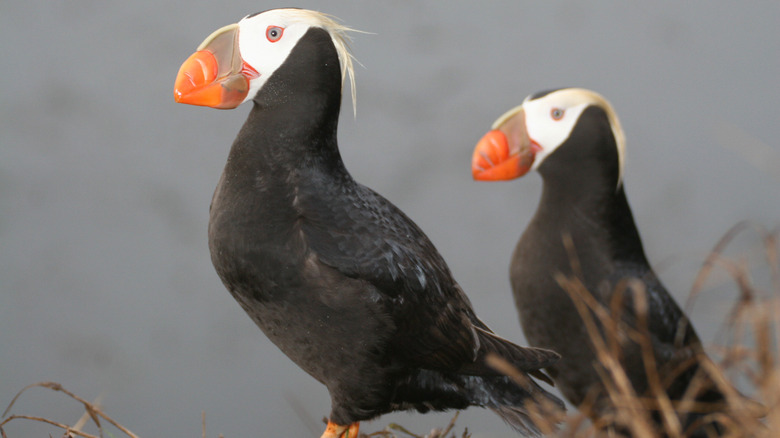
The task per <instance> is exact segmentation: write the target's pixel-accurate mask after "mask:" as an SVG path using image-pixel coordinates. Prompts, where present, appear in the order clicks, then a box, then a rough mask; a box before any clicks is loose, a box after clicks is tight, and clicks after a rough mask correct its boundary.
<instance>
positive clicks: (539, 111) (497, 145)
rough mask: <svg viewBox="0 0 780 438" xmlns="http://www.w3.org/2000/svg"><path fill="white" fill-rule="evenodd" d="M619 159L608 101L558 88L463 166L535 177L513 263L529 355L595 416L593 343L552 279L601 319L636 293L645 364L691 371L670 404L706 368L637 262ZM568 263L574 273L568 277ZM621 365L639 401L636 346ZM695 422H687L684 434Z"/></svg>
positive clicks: (476, 172) (618, 131)
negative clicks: (628, 288)
mask: <svg viewBox="0 0 780 438" xmlns="http://www.w3.org/2000/svg"><path fill="white" fill-rule="evenodd" d="M624 156H625V136H624V133H623V130H622V128H621V126H620V121H619V120H618V117H617V114H616V113H615V111H614V110H613V108H612V106H611V105H610V104H609V102H607V100H606V99H604V98H603V97H602V96H601V95H599V94H597V93H595V92H593V91H589V90H585V89H581V88H564V89H558V90H553V91H544V92H540V93H536V94H533V95H531V96H529V97H527V98H526V99H525V100H524V101H523V103H522V105H520V106H518V107H516V108H514V109H511V110H510V111H508V112H506V113H505V114H504V115H502V116H501V117H499V118H498V120H496V122H495V123H494V124H493V127H492V130H491V131H490V132H488V133H487V134H486V135H485V136H484V137H483V138H482V139H481V140H480V141H479V143H478V144H477V146H476V148H475V150H474V154H473V157H472V174H473V177H474V178H475V179H476V180H481V181H490V180H510V179H514V178H518V177H520V176H522V175H524V174H525V173H526V172H528V171H529V170H537V171H538V172H539V174H540V175H541V176H542V180H543V191H542V196H541V199H540V201H539V206H538V207H537V210H536V214H535V215H534V217H533V219H532V220H531V222H530V224H529V225H528V227H527V228H526V230H525V232H524V233H523V234H522V237H521V238H520V241H519V242H518V244H517V247H516V248H515V251H514V255H513V256H512V261H511V266H510V280H511V284H512V290H513V292H514V298H515V303H516V305H517V308H518V311H519V314H520V321H521V325H522V327H523V331H524V333H525V335H526V338H527V339H528V341H529V342H530V343H531V345H533V346H536V347H542V348H549V349H552V350H555V351H557V352H558V353H560V354H561V356H562V358H561V360H560V361H559V362H557V363H556V364H555V365H553V366H552V367H551V368H549V369H548V370H549V371H550V374H551V376H552V377H553V380H554V381H555V383H556V385H557V386H558V388H560V390H561V392H562V393H563V395H564V396H565V397H566V398H567V399H568V400H569V401H570V402H571V403H573V404H574V405H578V406H579V405H581V404H582V403H583V402H584V401H585V400H586V396H588V394H589V393H590V395H591V396H594V395H597V397H596V400H597V406H596V408H597V409H608V408H609V398H608V397H607V396H606V393H605V389H604V383H603V381H602V378H601V377H600V376H599V374H598V372H597V367H595V366H593V365H591V364H594V363H596V361H597V357H596V355H595V352H594V347H593V344H592V342H591V341H590V337H589V335H588V332H587V330H586V327H585V325H584V323H583V320H582V319H581V318H580V316H579V313H578V311H577V310H576V308H575V306H574V304H573V301H572V300H571V299H570V296H569V294H568V293H567V292H566V291H564V289H563V288H562V287H561V286H560V285H559V283H558V280H557V279H556V275H558V274H563V275H565V276H572V275H576V276H578V277H579V278H580V280H581V281H582V283H583V285H584V286H585V287H586V288H587V289H588V291H589V292H590V293H592V294H593V296H594V297H595V299H596V300H597V301H598V302H599V303H600V304H601V305H603V306H605V308H607V309H610V308H611V307H610V306H611V305H612V303H613V298H614V297H615V294H616V293H617V292H616V290H617V289H616V288H617V287H618V284H619V283H620V282H621V281H623V280H627V279H639V280H641V281H642V282H643V283H644V287H645V288H646V293H647V294H646V297H647V305H648V308H647V325H648V331H649V332H650V335H651V338H652V339H651V341H652V349H653V353H654V355H655V360H656V362H657V363H658V364H660V365H662V366H661V368H660V370H659V373H660V376H661V378H665V377H668V376H670V375H672V370H674V369H675V367H677V366H680V365H681V364H682V363H684V362H685V361H689V366H688V368H687V369H686V370H685V372H683V373H682V374H681V375H680V376H679V377H678V378H677V379H674V380H672V381H671V382H666V384H667V385H668V387H667V389H666V392H667V394H668V395H669V398H670V399H671V400H680V399H681V398H682V397H683V394H684V392H685V390H686V389H687V388H688V386H689V383H690V381H691V379H692V377H693V375H694V374H695V373H696V371H697V370H698V368H699V367H698V361H697V360H691V359H698V358H702V357H704V350H703V348H702V344H701V341H700V340H699V337H698V336H697V335H696V333H695V331H694V329H693V327H692V326H691V324H690V322H689V321H688V319H687V317H686V316H685V314H684V313H683V312H682V310H681V309H680V308H679V307H678V305H677V304H676V303H675V301H674V299H673V298H672V297H671V296H670V295H669V293H668V292H667V290H666V289H665V288H664V286H663V285H662V284H661V282H660V281H659V279H658V278H657V277H656V275H655V273H654V272H653V270H652V268H651V267H650V265H649V263H648V261H647V258H646V257H645V253H644V249H643V247H642V241H641V239H640V237H639V232H638V231H637V228H636V225H635V224H634V219H633V216H632V214H631V209H630V208H629V205H628V201H627V199H626V195H625V192H624V190H623V185H622V181H621V179H622V172H623V161H624ZM566 238H570V239H571V243H572V244H573V245H572V246H573V252H572V250H571V249H567V245H566V244H565V239H566ZM573 261H574V262H575V263H578V264H579V267H578V269H576V270H573V268H572V265H573ZM624 298H625V299H624V301H623V306H622V319H623V320H624V321H626V322H627V323H628V324H629V325H630V326H632V327H636V318H637V314H636V312H635V306H634V303H633V300H632V299H631V295H630V294H626V295H625V297H624ZM622 365H623V367H624V368H625V370H626V373H627V375H628V377H629V378H630V380H631V383H632V384H633V387H634V389H635V390H636V392H637V394H639V395H645V394H647V391H648V379H647V374H646V372H645V365H644V362H643V360H642V355H641V350H640V349H639V346H638V344H635V343H633V342H627V343H625V344H624V345H623V346H622ZM683 368H685V367H684V366H683ZM705 381H706V379H705ZM709 383H712V382H709ZM705 386H706V385H705ZM696 400H698V401H701V402H711V403H719V402H722V401H723V395H722V394H721V393H720V392H719V391H717V390H715V389H714V388H713V387H712V386H710V387H709V389H706V390H703V391H702V392H701V393H700V394H699V395H698V397H696ZM602 412H603V411H602ZM697 417H698V416H696V415H689V416H688V417H687V420H686V421H684V422H683V423H682V424H683V426H685V425H690V424H691V423H692V422H693V420H695V419H696V418H697ZM700 433H702V434H703V433H704V431H703V430H702V431H700Z"/></svg>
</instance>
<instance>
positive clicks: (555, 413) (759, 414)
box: [0, 223, 780, 438]
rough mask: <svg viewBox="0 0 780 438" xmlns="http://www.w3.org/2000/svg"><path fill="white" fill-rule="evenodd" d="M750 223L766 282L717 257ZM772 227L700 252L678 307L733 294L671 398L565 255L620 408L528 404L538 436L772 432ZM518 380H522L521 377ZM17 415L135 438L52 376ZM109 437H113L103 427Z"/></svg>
mask: <svg viewBox="0 0 780 438" xmlns="http://www.w3.org/2000/svg"><path fill="white" fill-rule="evenodd" d="M748 229H752V230H754V231H756V232H758V233H759V234H760V236H761V241H762V242H763V247H762V251H763V257H764V259H765V261H766V265H767V266H768V269H769V279H770V280H769V283H770V284H769V285H768V286H767V287H765V288H762V287H759V286H757V285H755V284H753V283H752V279H751V275H750V270H749V269H748V266H747V263H746V262H745V261H744V260H731V259H729V258H727V257H725V256H724V255H723V253H724V250H725V249H726V247H727V246H728V245H729V243H730V242H731V241H732V240H733V239H734V237H735V236H736V235H737V234H739V233H742V232H744V231H745V230H748ZM779 235H780V230H778V229H775V230H773V231H771V232H770V231H768V230H765V229H763V228H761V227H758V226H751V225H748V224H746V223H742V224H738V225H737V226H735V227H734V228H733V229H732V230H730V231H729V232H728V233H727V234H726V235H725V236H724V237H723V238H722V239H721V241H720V242H718V244H717V245H716V246H715V248H714V249H713V251H712V252H711V254H710V255H709V256H708V257H707V259H706V260H705V262H704V264H703V266H702V268H701V270H700V271H699V273H698V275H697V277H696V280H695V281H694V285H693V288H692V291H691V293H690V296H689V299H688V302H687V305H686V306H685V307H686V309H687V310H690V309H691V307H692V305H693V303H694V302H695V301H696V299H697V298H698V297H699V296H700V295H701V294H702V293H703V290H704V285H705V284H706V282H707V280H708V278H709V277H710V276H711V274H712V273H713V272H714V271H725V272H726V273H728V275H729V277H730V278H731V279H733V281H734V283H735V284H736V286H737V291H738V293H739V295H738V297H737V298H736V299H735V301H734V304H733V306H732V307H731V309H730V312H729V314H728V319H727V320H726V321H725V323H724V325H723V327H721V332H720V335H719V338H720V339H722V340H723V341H721V342H719V345H715V346H713V347H711V348H709V349H708V350H709V352H710V353H711V356H712V357H716V358H718V359H717V360H710V359H708V358H707V357H704V356H702V357H697V358H696V359H697V360H698V361H699V364H700V367H699V375H697V376H696V377H695V378H694V380H693V383H692V384H691V385H690V388H689V390H688V391H687V392H686V395H685V397H684V398H683V400H680V401H673V400H669V398H668V397H667V396H666V393H665V392H664V390H663V388H664V385H665V384H666V383H667V382H668V381H670V379H669V376H668V375H663V376H662V375H660V374H659V373H658V371H657V370H658V369H659V366H658V364H657V363H656V359H655V357H653V354H652V348H651V347H650V340H649V339H650V338H649V336H648V331H647V321H646V320H645V318H643V317H639V318H638V319H637V324H636V327H627V326H625V325H623V323H622V322H621V318H620V317H619V315H618V317H615V315H616V314H617V313H616V310H617V309H619V308H621V303H620V302H614V303H610V307H609V308H607V307H605V306H602V305H601V304H599V303H598V302H596V300H595V299H593V297H592V296H591V295H590V293H589V292H588V291H587V290H586V289H585V287H584V286H583V285H582V283H581V282H580V281H579V280H578V279H577V278H576V272H577V269H576V268H577V267H576V260H573V263H574V268H575V269H574V272H575V276H574V277H572V278H564V277H560V278H559V279H558V281H559V282H560V284H561V285H562V286H564V288H565V289H566V290H567V291H568V292H569V293H570V295H571V297H572V299H573V300H574V302H575V304H576V306H577V308H578V310H579V312H580V315H581V316H582V318H583V320H584V322H585V325H586V327H587V329H588V332H589V334H590V336H591V338H592V340H593V344H594V345H595V348H596V350H597V356H598V359H599V361H600V365H601V368H602V373H601V375H602V380H603V382H604V384H605V387H606V389H607V392H608V396H609V399H610V401H611V404H612V405H614V406H618V407H619V408H618V409H616V410H614V411H613V412H610V413H609V414H607V415H602V416H601V417H599V418H598V419H597V420H595V421H591V417H595V415H593V412H594V408H593V404H592V403H589V402H586V403H584V405H583V406H581V407H580V409H579V410H578V411H577V410H573V411H570V412H563V411H560V410H557V409H556V408H555V407H554V406H551V405H549V404H547V405H542V406H541V407H540V406H538V405H536V404H533V403H530V402H529V405H528V410H529V412H530V413H531V416H532V418H533V420H534V422H535V424H536V425H537V426H538V428H539V430H540V431H541V432H542V433H543V434H544V435H546V436H555V437H561V438H564V437H565V438H589V437H602V436H617V435H616V433H615V432H614V430H615V429H618V430H623V431H626V433H628V434H630V435H631V436H633V437H637V438H645V437H646V438H652V437H658V436H668V437H671V438H686V437H687V436H688V434H687V431H685V430H683V425H682V424H681V422H680V420H679V417H678V415H677V414H676V413H677V412H698V413H709V412H713V413H711V414H709V415H708V417H705V418H707V419H708V420H716V421H717V422H719V423H720V424H721V425H723V427H724V428H725V434H724V435H723V436H726V437H730V438H738V437H758V438H771V437H774V436H777V431H778V430H780V360H779V359H778V341H779V340H780V246H778V236H779ZM619 287H621V288H624V290H625V291H626V292H627V293H631V294H632V295H631V296H632V297H633V303H634V305H635V307H636V309H637V315H643V309H645V308H646V306H647V302H646V299H645V295H644V285H643V284H642V283H641V282H640V281H638V280H631V281H626V282H624V284H622V285H620V286H619ZM618 295H622V294H618ZM599 326H601V327H604V329H603V330H602V329H600V328H599ZM618 328H619V329H620V330H618ZM615 333H623V334H624V335H623V337H624V338H625V337H627V338H629V339H630V340H631V341H633V342H635V343H636V344H638V345H639V346H640V347H641V348H642V351H643V359H644V364H645V369H646V372H647V375H648V377H649V384H650V394H651V396H643V397H640V396H638V395H637V394H636V393H635V392H634V390H633V388H632V386H631V384H630V382H629V379H628V376H627V375H626V373H625V371H624V370H623V369H622V367H621V366H620V361H619V357H620V345H621V344H622V343H623V342H625V341H626V339H621V337H620V336H617V335H614V334H615ZM491 360H492V364H493V366H495V367H496V368H497V369H499V370H501V371H503V372H504V373H506V374H507V375H510V376H515V377H516V378H518V379H522V377H521V375H520V374H519V373H517V372H516V370H513V369H512V367H511V366H510V365H509V364H508V363H506V362H505V361H503V360H502V359H500V358H497V357H494V358H492V359H491ZM678 368H679V367H678ZM676 371H677V372H679V371H681V370H680V369H678V370H676ZM705 377H706V378H705ZM707 381H710V382H714V384H715V385H716V386H717V388H718V390H720V391H721V392H722V393H723V394H725V396H726V403H725V407H724V406H719V407H718V408H719V409H718V410H717V411H715V410H713V406H708V405H705V404H703V403H699V402H697V401H695V394H696V393H697V392H698V391H699V390H700V389H702V386H703V385H704V384H705V382H707ZM735 381H739V382H740V383H743V384H742V385H740V387H741V388H742V390H743V391H745V393H746V395H748V396H749V398H746V397H743V396H742V395H741V394H740V393H738V392H737V391H736V390H735V389H734V387H735V385H734V384H732V382H735ZM518 383H521V384H522V381H519V382H518ZM32 387H42V388H47V389H49V390H52V391H56V392H61V393H64V394H66V395H68V396H69V397H70V398H71V399H73V400H75V401H76V402H78V403H81V404H82V405H83V407H84V410H85V414H84V415H83V416H82V418H81V419H79V420H78V421H77V422H75V423H74V424H73V425H68V424H66V423H62V422H58V421H54V420H51V419H47V418H45V417H38V416H30V415H10V416H8V413H9V412H10V410H11V409H12V407H13V406H14V404H15V402H16V400H17V399H18V398H19V397H20V396H21V395H22V394H23V393H24V392H25V391H27V390H28V389H30V388H32ZM653 412H656V413H657V415H658V416H659V417H660V418H661V425H660V426H659V425H657V424H656V423H655V422H653V421H652V419H651V418H652V413H653ZM457 418H458V415H457V414H455V416H454V417H453V418H452V420H451V421H450V423H449V424H448V425H447V426H445V427H444V428H441V429H433V430H432V431H431V432H429V433H428V434H415V433H412V432H410V431H408V430H406V429H405V428H404V427H403V426H400V425H397V424H390V425H388V426H387V427H385V428H384V429H383V430H380V431H377V432H373V433H368V434H361V435H360V438H372V437H377V438H469V437H470V436H471V434H470V433H469V432H468V429H466V430H465V431H463V432H462V434H461V435H458V434H457V433H456V432H454V431H453V429H454V427H455V422H456V420H457ZM20 420H28V421H36V422H42V423H46V424H49V425H51V426H52V427H53V428H56V429H59V430H61V431H63V435H62V437H63V438H74V437H77V436H78V437H84V438H102V437H103V436H104V427H105V425H104V423H108V424H110V425H111V426H113V427H114V428H116V430H118V431H119V432H120V433H122V434H124V435H123V436H127V437H129V438H138V437H137V436H136V435H135V434H133V433H132V432H131V431H130V430H128V429H127V428H125V427H123V426H122V425H120V424H119V423H118V422H116V421H115V420H113V419H112V418H111V417H109V416H108V415H107V414H106V413H105V412H103V411H102V410H101V409H100V407H99V406H98V404H97V403H90V402H88V401H87V400H85V399H83V398H81V397H79V396H77V395H75V394H73V393H71V392H69V391H67V390H65V389H64V388H63V387H62V386H61V385H60V384H58V383H54V382H41V383H35V384H32V385H28V386H27V387H25V388H23V389H22V390H21V391H20V392H19V393H18V394H17V395H16V396H15V397H14V398H13V400H11V402H10V404H9V406H8V409H6V411H5V412H4V413H3V415H2V421H1V422H0V436H1V437H2V438H8V436H7V435H6V431H5V430H4V427H7V424H8V423H9V422H12V421H14V422H15V421H20ZM90 420H91V421H92V423H94V425H95V426H96V427H97V430H98V435H91V434H88V433H85V432H83V431H82V428H83V426H84V425H85V424H86V423H87V422H88V421H90ZM607 425H610V426H613V427H614V428H615V429H613V428H607V427H606V426H607ZM109 436H112V437H113V436H115V435H113V434H111V433H109ZM315 436H316V435H315ZM203 437H204V438H205V437H206V425H205V414H204V417H203Z"/></svg>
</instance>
